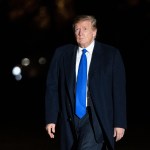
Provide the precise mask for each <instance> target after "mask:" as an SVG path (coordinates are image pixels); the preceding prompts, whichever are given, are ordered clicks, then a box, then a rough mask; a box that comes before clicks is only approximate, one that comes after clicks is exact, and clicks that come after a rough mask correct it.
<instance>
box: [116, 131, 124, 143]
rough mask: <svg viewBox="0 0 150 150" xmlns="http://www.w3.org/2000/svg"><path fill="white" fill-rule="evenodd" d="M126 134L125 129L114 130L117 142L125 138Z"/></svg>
mask: <svg viewBox="0 0 150 150" xmlns="http://www.w3.org/2000/svg"><path fill="white" fill-rule="evenodd" d="M124 132H125V129H124V128H114V137H115V138H116V142H117V141H119V140H120V139H121V138H122V137H123V136H124Z"/></svg>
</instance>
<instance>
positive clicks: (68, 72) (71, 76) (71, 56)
mask: <svg viewBox="0 0 150 150" xmlns="http://www.w3.org/2000/svg"><path fill="white" fill-rule="evenodd" d="M76 52H77V46H74V47H73V50H72V49H71V50H70V51H69V52H68V53H67V54H66V55H65V58H64V69H65V77H66V82H67V87H68V91H69V96H70V99H71V103H72V106H74V97H75V95H74V92H75V65H76ZM73 108H74V107H73Z"/></svg>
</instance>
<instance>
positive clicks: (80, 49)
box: [78, 40, 95, 55]
mask: <svg viewBox="0 0 150 150" xmlns="http://www.w3.org/2000/svg"><path fill="white" fill-rule="evenodd" d="M94 44H95V40H94V41H93V42H92V43H91V44H90V45H89V46H88V47H85V49H86V50H87V51H88V53H90V54H91V55H92V52H93V49H94ZM78 50H79V51H80V52H82V50H83V48H82V47H79V49H78Z"/></svg>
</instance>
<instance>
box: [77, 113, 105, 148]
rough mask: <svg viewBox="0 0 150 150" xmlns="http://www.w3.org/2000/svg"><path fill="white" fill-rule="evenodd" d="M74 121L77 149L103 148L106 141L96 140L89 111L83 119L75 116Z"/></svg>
mask: <svg viewBox="0 0 150 150" xmlns="http://www.w3.org/2000/svg"><path fill="white" fill-rule="evenodd" d="M74 121H75V128H76V133H77V143H76V147H77V148H76V150H102V149H103V148H102V147H103V143H104V141H103V140H102V141H100V142H99V143H97V142H96V140H95V137H94V132H93V129H92V126H91V121H90V117H89V113H88V111H87V114H86V115H85V116H84V117H83V118H82V119H79V118H78V117H77V116H74Z"/></svg>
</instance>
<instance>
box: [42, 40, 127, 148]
mask: <svg viewBox="0 0 150 150" xmlns="http://www.w3.org/2000/svg"><path fill="white" fill-rule="evenodd" d="M77 49H78V46H77V45H74V44H68V45H65V46H62V47H59V48H57V49H56V51H55V53H54V56H53V58H52V60H51V62H50V68H49V70H48V76H47V83H46V97H45V113H46V124H48V123H56V124H57V126H59V132H60V133H59V135H60V138H59V139H60V142H61V144H60V149H61V150H72V149H73V147H72V145H73V144H74V143H75V129H74V121H73V115H74V108H75V82H76V80H75V64H76V52H77ZM88 83H89V84H88V88H89V91H90V94H91V100H92V103H93V107H94V110H95V114H96V115H95V116H96V117H97V119H98V121H99V124H100V125H101V127H102V130H103V133H104V135H105V138H106V141H107V143H108V145H109V146H108V147H109V149H114V137H113V132H114V127H121V128H126V125H127V123H126V81H125V67H124V64H123V60H122V57H121V55H120V52H119V50H118V49H116V48H114V47H112V46H109V45H106V44H102V43H100V42H98V41H95V46H94V50H93V54H92V59H91V64H90V68H89V77H88ZM94 126H95V131H96V128H97V127H96V126H97V124H96V125H94ZM96 134H97V135H96V140H99V137H98V133H96Z"/></svg>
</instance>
